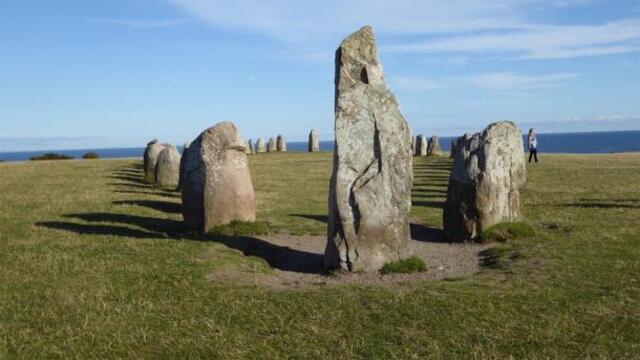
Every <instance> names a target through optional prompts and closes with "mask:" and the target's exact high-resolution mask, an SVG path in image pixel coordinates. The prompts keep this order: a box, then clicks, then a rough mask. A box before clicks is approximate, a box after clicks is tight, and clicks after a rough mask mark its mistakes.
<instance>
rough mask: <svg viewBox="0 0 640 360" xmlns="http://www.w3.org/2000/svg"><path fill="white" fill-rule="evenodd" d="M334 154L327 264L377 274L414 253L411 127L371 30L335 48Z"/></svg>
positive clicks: (326, 253)
mask: <svg viewBox="0 0 640 360" xmlns="http://www.w3.org/2000/svg"><path fill="white" fill-rule="evenodd" d="M335 85H336V91H335V94H336V99H335V114H336V119H335V129H336V130H335V131H336V151H335V153H334V159H333V175H332V177H331V185H330V191H329V221H328V234H327V247H326V249H325V267H327V268H341V269H344V270H349V271H359V270H362V271H377V270H379V269H380V268H381V267H382V266H383V265H384V264H385V263H387V262H389V261H395V260H398V259H401V258H404V257H406V256H408V255H409V253H410V252H409V250H408V242H409V239H410V232H409V210H410V209H411V183H412V177H413V175H412V165H411V164H412V157H411V155H412V154H411V139H410V137H411V130H410V128H409V124H408V123H407V121H406V120H405V119H404V117H403V116H402V114H401V112H400V107H399V105H398V101H397V99H396V97H395V96H394V95H393V94H392V93H391V91H390V90H389V89H388V88H387V85H386V83H385V80H384V74H383V69H382V65H381V64H380V60H379V58H378V51H377V47H376V41H375V37H374V33H373V29H372V28H371V27H368V26H366V27H363V28H362V29H360V30H359V31H357V32H356V33H354V34H352V35H351V36H349V37H348V38H346V39H345V40H344V41H343V42H342V44H341V45H340V47H339V48H338V50H337V51H336V75H335Z"/></svg>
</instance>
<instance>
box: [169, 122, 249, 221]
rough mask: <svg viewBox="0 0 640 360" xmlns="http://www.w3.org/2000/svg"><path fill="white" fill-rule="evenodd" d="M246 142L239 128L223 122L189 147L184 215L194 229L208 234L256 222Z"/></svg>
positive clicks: (183, 193) (207, 131)
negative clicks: (231, 224)
mask: <svg viewBox="0 0 640 360" xmlns="http://www.w3.org/2000/svg"><path fill="white" fill-rule="evenodd" d="M245 146H246V145H245V142H244V140H243V139H242V137H241V136H240V133H239V131H238V129H237V128H236V126H235V125H234V124H233V123H231V122H221V123H219V124H217V125H216V126H214V127H212V128H209V129H207V130H205V131H203V132H202V133H201V134H200V136H198V138H196V139H195V140H194V141H193V142H192V143H191V146H190V147H189V151H188V153H187V160H186V162H185V176H184V184H183V186H182V213H183V216H184V221H185V223H186V225H187V226H188V227H189V228H190V229H194V230H196V231H198V232H200V233H206V232H208V231H209V230H211V228H213V227H215V226H218V225H224V224H228V223H229V222H231V221H234V220H239V221H245V222H248V221H255V218H256V197H255V193H254V191H253V184H252V183H251V173H250V171H249V163H248V161H247V155H246V154H245V152H244V150H245Z"/></svg>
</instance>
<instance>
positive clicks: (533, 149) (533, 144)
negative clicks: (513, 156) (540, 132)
mask: <svg viewBox="0 0 640 360" xmlns="http://www.w3.org/2000/svg"><path fill="white" fill-rule="evenodd" d="M531 158H534V159H536V162H538V137H537V136H536V129H534V128H531V129H529V162H531Z"/></svg>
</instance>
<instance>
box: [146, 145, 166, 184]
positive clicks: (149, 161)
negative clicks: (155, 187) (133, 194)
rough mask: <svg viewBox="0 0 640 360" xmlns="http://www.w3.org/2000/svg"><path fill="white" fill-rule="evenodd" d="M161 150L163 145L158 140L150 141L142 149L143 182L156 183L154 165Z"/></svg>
mask: <svg viewBox="0 0 640 360" xmlns="http://www.w3.org/2000/svg"><path fill="white" fill-rule="evenodd" d="M162 149H164V145H163V144H161V143H160V142H158V140H153V141H150V142H149V143H148V144H147V147H146V148H145V149H144V180H145V181H146V182H148V183H151V184H153V183H155V182H156V163H157V161H158V155H160V152H161V151H162Z"/></svg>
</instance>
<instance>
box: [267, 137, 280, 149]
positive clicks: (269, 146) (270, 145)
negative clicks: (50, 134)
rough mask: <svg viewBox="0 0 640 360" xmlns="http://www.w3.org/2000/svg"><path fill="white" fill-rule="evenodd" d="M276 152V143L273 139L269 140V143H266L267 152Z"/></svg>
mask: <svg viewBox="0 0 640 360" xmlns="http://www.w3.org/2000/svg"><path fill="white" fill-rule="evenodd" d="M276 151H278V145H276V141H275V140H273V138H269V142H268V143H267V152H276Z"/></svg>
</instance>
